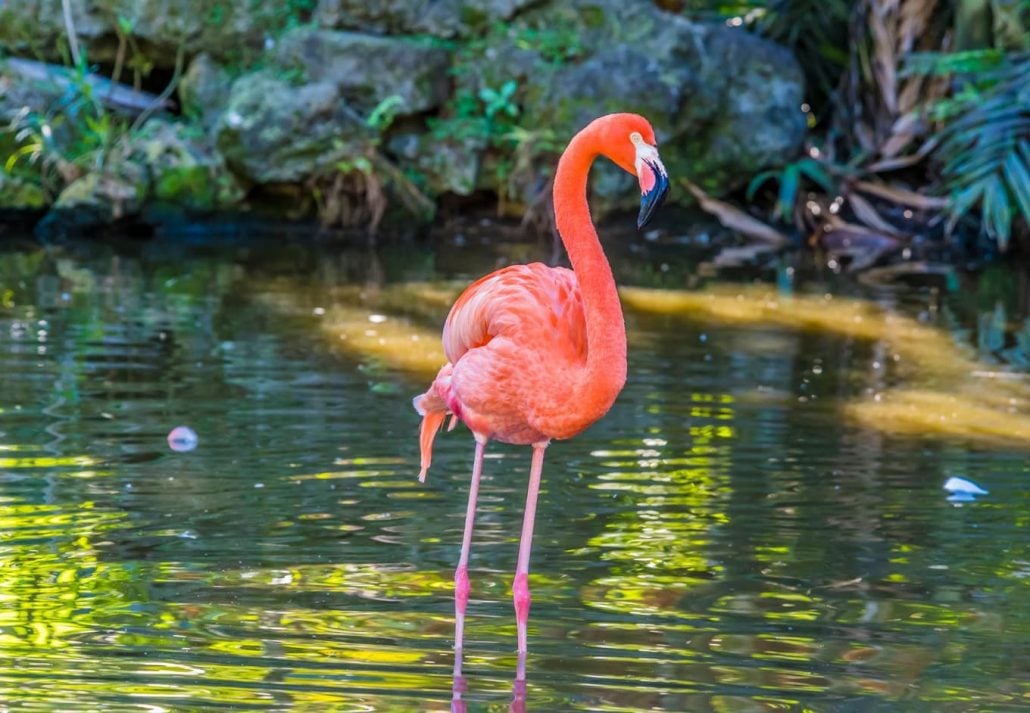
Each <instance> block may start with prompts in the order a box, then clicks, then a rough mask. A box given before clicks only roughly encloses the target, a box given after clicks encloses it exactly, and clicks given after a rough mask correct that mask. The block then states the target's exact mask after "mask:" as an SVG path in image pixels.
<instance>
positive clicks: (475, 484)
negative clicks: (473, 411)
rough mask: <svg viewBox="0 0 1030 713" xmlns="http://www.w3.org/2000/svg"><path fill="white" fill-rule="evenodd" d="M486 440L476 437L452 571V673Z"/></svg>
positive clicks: (457, 659) (457, 657) (461, 624)
mask: <svg viewBox="0 0 1030 713" xmlns="http://www.w3.org/2000/svg"><path fill="white" fill-rule="evenodd" d="M485 448H486V439H485V438H484V439H480V438H479V437H478V436H477V437H476V456H475V460H474V461H473V463H472V482H471V484H470V485H469V504H468V509H467V510H466V511H465V532H464V533H463V534H462V538H461V557H460V558H459V559H458V568H457V569H455V570H454V651H455V657H454V671H455V674H457V675H460V673H461V650H462V645H463V640H464V636H465V607H466V605H467V604H468V600H469V568H468V564H469V549H470V548H471V546H472V525H473V523H474V522H475V519H476V498H477V497H479V476H480V475H481V474H482V472H483V450H484V449H485Z"/></svg>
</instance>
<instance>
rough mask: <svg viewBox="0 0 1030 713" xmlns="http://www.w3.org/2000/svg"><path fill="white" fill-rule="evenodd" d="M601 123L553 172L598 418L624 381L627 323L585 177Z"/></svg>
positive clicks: (587, 382) (590, 399)
mask: <svg viewBox="0 0 1030 713" xmlns="http://www.w3.org/2000/svg"><path fill="white" fill-rule="evenodd" d="M598 128H599V127H598V124H597V122H595V123H594V124H591V125H589V126H587V127H586V128H585V129H583V130H582V131H580V132H579V133H578V134H576V136H575V137H573V139H572V141H570V142H569V145H568V147H566V149H565V152H564V153H563V154H562V156H561V159H560V160H559V161H558V170H557V172H556V173H555V176H554V215H555V222H556V224H557V227H558V234H559V235H561V239H562V243H564V244H565V250H566V251H567V252H568V254H569V261H570V262H571V263H572V269H573V270H574V271H575V273H576V279H577V281H578V282H579V289H580V295H581V296H582V299H583V311H584V316H585V318H586V333H587V365H586V373H585V374H584V375H583V376H584V381H583V382H582V383H583V385H584V389H583V393H582V396H581V398H582V399H583V402H582V403H581V404H580V407H581V408H583V409H584V412H585V413H584V415H586V414H587V413H588V412H589V413H591V414H592V415H593V412H594V411H596V412H597V413H596V415H593V418H592V419H591V422H592V421H593V420H595V419H597V418H600V417H601V416H602V415H604V413H605V412H606V411H607V410H608V408H609V407H610V406H611V405H612V403H613V402H614V401H615V397H616V396H618V394H619V391H621V390H622V386H623V384H624V383H625V382H626V325H625V322H624V321H623V318H622V305H621V304H620V303H619V293H618V290H617V289H616V287H615V278H614V277H613V276H612V269H611V266H610V265H609V264H608V259H607V258H606V257H605V254H604V250H603V249H602V248H601V243H600V241H599V240H598V238H597V231H596V230H595V229H594V223H593V221H592V220H591V218H590V207H589V205H588V204H587V176H588V175H589V173H590V166H591V165H592V164H593V162H594V159H595V158H597V156H598V155H600V153H601V146H600V136H599V133H600V132H599V131H598Z"/></svg>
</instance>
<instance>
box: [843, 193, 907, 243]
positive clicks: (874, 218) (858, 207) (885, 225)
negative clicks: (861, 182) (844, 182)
mask: <svg viewBox="0 0 1030 713" xmlns="http://www.w3.org/2000/svg"><path fill="white" fill-rule="evenodd" d="M848 203H850V204H851V210H852V211H854V213H855V217H857V218H858V219H859V220H860V221H862V222H863V223H864V224H865V225H867V226H869V227H870V228H873V229H874V230H878V231H880V232H881V233H885V234H887V235H900V234H901V231H899V230H898V228H896V227H895V226H893V225H891V224H890V223H889V222H888V221H886V220H884V219H883V217H881V216H880V213H879V211H877V210H876V208H874V207H873V204H872V203H870V202H869V201H867V200H866V199H865V198H863V197H862V196H860V195H859V194H857V193H851V194H849V195H848Z"/></svg>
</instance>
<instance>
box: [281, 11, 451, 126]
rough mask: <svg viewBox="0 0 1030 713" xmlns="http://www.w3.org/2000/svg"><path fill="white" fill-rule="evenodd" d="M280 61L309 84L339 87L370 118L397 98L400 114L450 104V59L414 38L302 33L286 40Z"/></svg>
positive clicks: (306, 30) (313, 30)
mask: <svg viewBox="0 0 1030 713" xmlns="http://www.w3.org/2000/svg"><path fill="white" fill-rule="evenodd" d="M274 54H275V58H276V60H277V62H278V63H279V64H280V65H281V66H282V67H284V68H285V69H286V70H287V71H288V72H289V71H293V72H297V71H299V72H300V73H301V76H302V77H303V80H304V81H306V82H325V83H331V84H334V85H335V86H336V87H337V88H338V89H339V91H340V93H341V94H342V95H343V96H344V97H345V98H346V99H347V100H348V101H349V102H351V104H352V105H354V106H355V107H358V108H360V109H363V110H364V111H366V112H368V111H371V110H372V109H374V108H375V107H376V106H377V105H378V104H379V103H380V102H383V101H386V100H388V99H390V98H391V97H397V99H398V100H399V104H398V105H397V106H396V107H395V109H394V111H395V113H398V114H415V113H418V112H423V111H426V110H428V109H433V108H435V107H437V106H439V105H440V104H441V103H443V101H444V100H445V99H446V98H447V91H448V78H447V69H448V66H449V64H450V59H449V54H448V52H447V51H446V50H444V49H442V48H441V47H438V46H433V45H431V44H428V43H426V42H420V41H416V40H413V39H410V38H391V37H378V36H375V35H367V34H361V33H355V32H338V31H336V30H321V29H318V28H315V27H298V28H296V29H294V30H291V31H289V32H287V33H286V34H285V35H283V36H282V37H281V38H280V39H279V41H278V43H277V46H276V49H275V52H274Z"/></svg>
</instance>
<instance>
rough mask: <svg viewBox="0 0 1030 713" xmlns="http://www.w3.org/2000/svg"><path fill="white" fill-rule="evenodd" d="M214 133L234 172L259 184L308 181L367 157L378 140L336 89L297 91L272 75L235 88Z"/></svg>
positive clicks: (321, 85)
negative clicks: (359, 158) (374, 142)
mask: <svg viewBox="0 0 1030 713" xmlns="http://www.w3.org/2000/svg"><path fill="white" fill-rule="evenodd" d="M215 132H216V137H217V146H218V150H219V151H220V152H221V154H222V156H224V157H225V160H226V162H227V163H228V165H229V167H230V168H231V169H232V170H233V172H235V173H236V174H237V175H239V176H241V177H242V178H244V179H245V180H248V181H251V182H254V183H292V182H298V181H304V180H306V179H308V178H310V177H312V176H316V175H319V174H322V173H325V172H327V171H329V170H332V169H334V167H336V166H337V165H338V164H340V163H342V162H346V161H348V160H353V159H355V158H357V157H359V156H363V155H365V153H366V151H367V147H368V145H369V141H371V140H372V138H373V137H372V136H371V134H370V132H369V131H368V129H367V128H366V127H365V126H364V125H363V124H362V123H360V121H359V120H358V118H356V116H355V114H354V112H353V110H350V109H348V107H347V105H346V104H345V103H344V101H343V99H342V97H341V96H340V92H339V90H338V89H337V87H336V86H335V85H334V84H331V83H329V82H316V83H313V84H305V85H302V86H293V85H291V84H289V83H288V82H285V81H283V80H281V79H279V78H278V77H277V76H276V75H275V74H274V73H272V72H270V71H260V72H255V73H253V74H247V75H244V76H243V77H240V78H239V79H238V80H237V81H236V82H235V83H234V84H233V87H232V92H231V94H230V96H229V103H228V105H227V107H226V110H225V112H223V114H222V116H221V118H220V119H219V121H218V124H217V126H216V127H215Z"/></svg>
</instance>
